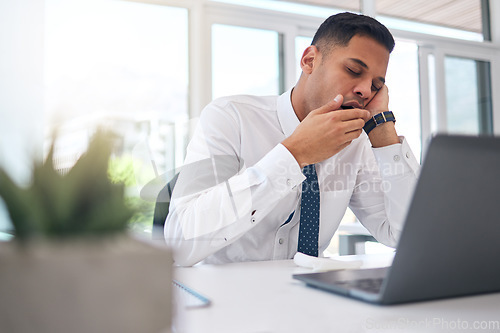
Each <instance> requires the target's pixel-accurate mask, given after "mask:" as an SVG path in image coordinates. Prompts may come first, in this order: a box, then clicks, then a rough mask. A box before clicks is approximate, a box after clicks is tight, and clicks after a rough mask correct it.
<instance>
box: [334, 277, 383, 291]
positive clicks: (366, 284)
mask: <svg viewBox="0 0 500 333" xmlns="http://www.w3.org/2000/svg"><path fill="white" fill-rule="evenodd" d="M383 281H384V279H383V278H375V279H360V280H351V281H338V282H336V284H339V285H342V286H344V287H345V288H352V289H361V290H363V291H366V292H369V293H373V294H378V293H379V292H380V289H381V287H382V282H383Z"/></svg>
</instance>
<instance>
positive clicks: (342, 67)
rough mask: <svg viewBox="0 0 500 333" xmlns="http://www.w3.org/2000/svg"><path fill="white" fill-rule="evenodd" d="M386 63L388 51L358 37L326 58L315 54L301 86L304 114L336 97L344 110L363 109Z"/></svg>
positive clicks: (379, 84)
mask: <svg viewBox="0 0 500 333" xmlns="http://www.w3.org/2000/svg"><path fill="white" fill-rule="evenodd" d="M313 51H314V50H313ZM316 51H317V49H316ZM304 56H305V54H304ZM303 60H304V59H303ZM388 63H389V51H388V50H387V49H386V48H385V47H384V46H383V45H382V44H380V43H378V42H377V41H375V40H374V39H372V38H370V37H364V36H359V35H356V36H354V37H353V38H352V39H351V40H350V42H349V44H348V45H347V46H346V47H335V48H333V49H332V50H331V51H330V53H329V54H327V55H326V57H325V56H323V54H321V52H319V53H316V56H315V59H314V64H313V65H312V66H311V68H309V69H310V72H309V73H308V78H307V84H306V87H305V89H306V91H305V92H306V93H305V96H304V98H305V104H306V105H305V107H306V110H305V111H306V112H307V113H309V112H310V111H312V110H314V109H316V108H318V107H320V106H322V105H324V104H326V103H327V102H329V101H331V100H333V99H334V98H335V96H337V95H338V94H342V95H343V96H344V102H343V106H344V107H354V108H362V109H363V108H365V107H366V105H367V104H368V103H369V102H370V101H371V100H372V99H373V97H374V96H375V94H376V93H377V91H378V90H380V88H382V87H383V85H384V82H385V74H386V71H387V65H388ZM302 68H303V70H304V66H303V67H302Z"/></svg>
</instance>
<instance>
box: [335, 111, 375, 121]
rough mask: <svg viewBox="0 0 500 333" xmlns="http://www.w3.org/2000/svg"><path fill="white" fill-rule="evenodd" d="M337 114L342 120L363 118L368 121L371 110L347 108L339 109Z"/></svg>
mask: <svg viewBox="0 0 500 333" xmlns="http://www.w3.org/2000/svg"><path fill="white" fill-rule="evenodd" d="M337 116H338V117H339V120H341V121H350V120H354V119H363V121H364V122H367V121H368V119H370V112H369V111H368V110H365V109H347V110H339V113H338V114H337Z"/></svg>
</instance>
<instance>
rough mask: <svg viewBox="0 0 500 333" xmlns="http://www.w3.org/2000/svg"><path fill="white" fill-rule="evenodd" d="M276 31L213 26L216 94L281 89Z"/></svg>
mask: <svg viewBox="0 0 500 333" xmlns="http://www.w3.org/2000/svg"><path fill="white" fill-rule="evenodd" d="M279 69H280V59H279V34H278V33H277V32H276V31H271V30H263V29H253V28H244V27H237V26H230V25H222V24H214V25H213V26H212V97H213V98H217V97H221V96H228V95H238V94H253V95H276V94H278V93H280V90H282V89H280V88H281V87H280V71H279Z"/></svg>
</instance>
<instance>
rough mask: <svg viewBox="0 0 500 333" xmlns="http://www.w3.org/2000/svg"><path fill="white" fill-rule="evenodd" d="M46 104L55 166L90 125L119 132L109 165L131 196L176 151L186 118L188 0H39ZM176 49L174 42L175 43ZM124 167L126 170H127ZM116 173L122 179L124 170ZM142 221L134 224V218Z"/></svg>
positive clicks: (64, 163) (78, 145) (66, 163)
mask: <svg viewBox="0 0 500 333" xmlns="http://www.w3.org/2000/svg"><path fill="white" fill-rule="evenodd" d="M45 4H46V16H45V110H46V115H47V128H49V129H54V128H55V129H57V133H58V140H57V144H56V153H55V155H56V158H57V160H56V163H55V165H56V167H58V168H59V169H61V170H63V171H64V170H65V169H67V168H70V167H72V165H73V163H74V162H75V161H76V159H77V158H78V156H79V155H80V154H81V153H82V152H84V151H85V150H86V147H87V144H88V139H89V137H90V136H91V135H92V133H93V131H94V130H95V129H96V128H97V127H105V128H109V129H111V130H112V131H113V132H115V133H116V134H118V136H119V137H120V142H119V144H118V145H117V147H116V150H115V151H114V155H115V160H114V161H113V163H112V166H113V167H114V168H115V169H116V170H118V171H117V172H121V175H119V177H120V178H123V177H127V182H128V184H129V189H128V194H129V196H130V198H129V199H130V201H131V202H132V203H133V204H134V205H136V206H139V208H140V209H142V208H143V207H145V205H146V206H147V207H145V209H146V210H145V214H146V216H144V217H143V218H140V217H138V220H141V219H142V221H140V222H144V223H145V225H150V224H151V222H152V217H151V214H152V204H153V203H152V201H153V200H154V199H155V198H156V197H155V195H154V194H152V195H151V197H148V195H147V194H144V192H143V193H142V194H143V195H141V198H142V199H146V200H149V201H150V203H147V202H146V203H145V202H144V201H143V200H142V199H139V194H140V193H141V192H140V191H141V190H142V189H143V187H144V185H146V184H147V183H148V182H149V181H151V180H152V179H153V178H155V177H157V176H159V175H160V174H163V173H165V172H167V171H171V170H173V169H174V168H175V166H176V159H177V160H179V159H180V160H181V161H182V159H183V156H184V150H185V145H186V141H187V126H185V123H186V122H187V119H188V108H187V105H188V103H187V101H188V10H187V9H185V8H174V7H167V6H160V5H153V4H145V3H138V2H130V1H113V0H46V1H45ZM174 50H175V52H174ZM125 173H126V174H125ZM122 180H123V179H122ZM141 227H142V224H141Z"/></svg>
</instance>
